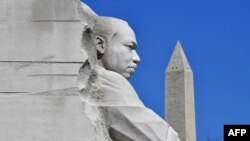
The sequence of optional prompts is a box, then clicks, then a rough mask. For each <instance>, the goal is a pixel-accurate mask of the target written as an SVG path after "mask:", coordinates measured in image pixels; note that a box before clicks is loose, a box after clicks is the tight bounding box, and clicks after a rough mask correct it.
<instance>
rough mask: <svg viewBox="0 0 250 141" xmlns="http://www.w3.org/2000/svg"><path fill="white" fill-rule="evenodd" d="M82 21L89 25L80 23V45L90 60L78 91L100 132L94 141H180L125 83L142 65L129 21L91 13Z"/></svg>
mask: <svg viewBox="0 0 250 141" xmlns="http://www.w3.org/2000/svg"><path fill="white" fill-rule="evenodd" d="M83 7H86V6H83ZM83 11H84V10H83ZM88 11H89V9H88ZM83 14H84V13H83ZM85 15H88V14H85ZM87 17H88V16H87ZM85 19H91V20H92V21H91V22H89V23H91V24H93V25H90V24H88V23H86V24H84V31H83V34H82V35H83V36H82V47H83V48H84V50H85V52H86V53H87V54H88V60H86V61H85V62H84V64H83V65H82V67H81V68H80V71H79V82H78V84H79V86H78V87H79V89H80V91H81V93H80V98H81V100H82V102H83V104H84V105H85V106H84V112H85V113H86V115H88V117H89V119H91V121H92V123H93V124H94V125H95V130H96V132H98V133H101V136H98V137H96V140H97V141H99V140H101V141H179V138H178V134H177V133H176V132H175V131H174V130H173V128H172V127H171V126H169V125H168V124H167V123H166V122H165V121H164V120H163V119H162V118H160V117H159V116H158V115H157V114H155V113H154V112H153V111H152V110H150V109H148V108H147V107H145V106H144V104H143V103H142V101H141V100H140V99H139V97H138V95H137V93H136V91H135V90H134V88H133V87H132V86H131V84H130V83H129V81H128V80H127V79H129V78H130V77H131V75H132V74H133V73H134V72H135V69H136V67H137V64H138V63H139V62H140V58H139V56H138V54H137V53H136V51H135V49H136V47H137V42H136V37H135V34H134V32H133V30H132V29H131V28H130V27H129V25H128V23H127V22H126V21H123V20H120V19H116V18H111V17H103V16H98V15H96V14H95V13H94V14H91V18H86V17H85Z"/></svg>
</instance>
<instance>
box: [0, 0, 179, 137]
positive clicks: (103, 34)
mask: <svg viewBox="0 0 250 141" xmlns="http://www.w3.org/2000/svg"><path fill="white" fill-rule="evenodd" d="M0 32H1V35H0V43H1V44H0V48H1V52H0V73H1V76H0V113H1V115H0V125H1V126H0V140H4V141H16V140H23V141H24V140H25V141H33V140H35V141H44V140H46V141H68V140H71V141H78V140H79V141H80V140H81V141H154V140H157V141H179V138H178V134H177V133H176V132H175V131H174V130H173V128H172V127H171V126H169V125H168V123H167V122H165V121H164V120H163V119H161V118H160V117H159V116H158V115H157V114H155V113H154V112H153V111H152V110H150V109H148V108H147V107H145V106H144V104H143V103H142V101H141V100H140V99H139V97H138V95H137V93H136V91H135V90H134V88H133V87H132V86H131V84H130V83H129V81H128V80H127V79H129V78H130V76H131V75H132V74H133V73H134V72H135V69H136V67H137V64H138V63H139V61H140V58H139V56H138V55H137V53H136V51H135V48H136V46H137V43H136V39H135V34H134V32H133V30H132V29H131V28H130V27H129V25H128V23H127V22H126V21H123V20H120V19H116V18H110V17H102V16H99V15H97V14H96V13H95V12H93V11H92V10H91V9H90V8H89V7H88V6H87V5H85V4H83V3H81V2H80V0H23V1H22V2H19V1H17V0H2V1H0ZM111 37H112V38H111ZM111 39H112V40H111ZM81 47H82V49H84V50H82V49H81ZM85 60H86V61H85ZM83 62H84V63H83ZM79 68H80V70H79ZM78 70H79V74H78ZM77 80H78V83H77ZM77 85H78V88H76V86H77Z"/></svg>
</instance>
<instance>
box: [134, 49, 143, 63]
mask: <svg viewBox="0 0 250 141" xmlns="http://www.w3.org/2000/svg"><path fill="white" fill-rule="evenodd" d="M132 60H133V62H134V63H136V64H138V63H139V62H140V61H141V60H140V57H139V55H138V54H137V52H136V51H135V50H133V51H132Z"/></svg>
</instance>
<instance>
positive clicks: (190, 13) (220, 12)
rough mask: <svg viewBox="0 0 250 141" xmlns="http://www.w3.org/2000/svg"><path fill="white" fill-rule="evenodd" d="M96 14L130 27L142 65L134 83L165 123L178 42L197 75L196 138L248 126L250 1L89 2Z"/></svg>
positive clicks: (249, 100) (97, 0)
mask: <svg viewBox="0 0 250 141" xmlns="http://www.w3.org/2000/svg"><path fill="white" fill-rule="evenodd" d="M84 2H85V3H87V4H88V5H89V6H90V7H91V8H92V9H93V10H94V11H96V13H98V14H99V15H104V16H113V17H117V18H121V19H124V20H126V21H128V22H129V24H130V26H131V27H132V28H133V29H134V31H135V32H136V35H137V41H138V44H139V46H138V54H139V55H140V57H141V63H140V64H139V66H138V69H137V71H136V73H135V75H134V76H133V78H132V79H131V83H132V84H133V85H134V87H135V89H136V91H137V92H138V94H139V96H140V98H141V99H142V101H143V102H144V103H145V105H146V106H147V107H150V108H151V109H153V110H154V111H155V112H156V113H158V114H159V115H160V116H161V117H164V77H165V74H164V72H165V68H166V66H167V64H168V61H169V59H170V57H171V53H172V51H173V49H174V46H175V44H176V41H177V40H180V41H181V43H182V47H183V49H184V51H185V53H186V55H187V57H188V59H189V62H190V65H191V67H192V69H193V72H194V82H195V102H196V124H197V126H196V128H197V138H201V137H202V138H203V139H204V138H207V137H212V138H214V139H213V140H214V141H216V140H215V139H216V138H217V137H222V136H223V134H222V133H223V125H224V124H250V1H249V0H188V1H187V0H144V1H143V0H85V1H84Z"/></svg>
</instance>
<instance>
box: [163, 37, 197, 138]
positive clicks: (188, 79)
mask: <svg viewBox="0 0 250 141" xmlns="http://www.w3.org/2000/svg"><path fill="white" fill-rule="evenodd" d="M165 73H166V74H165V75H166V76H165V82H166V83H165V88H166V90H165V94H166V99H165V100H166V104H165V112H166V113H165V115H166V117H165V119H166V121H167V122H168V123H169V124H170V125H171V126H172V127H173V128H174V129H175V130H176V131H177V132H178V134H179V137H180V140H181V141H196V128H195V106H194V85H193V72H192V69H191V67H190V65H189V63H188V60H187V58H186V55H185V53H184V51H183V49H182V47H181V44H180V42H179V41H178V42H177V44H176V47H175V49H174V52H173V54H172V57H171V59H170V62H169V64H168V66H167V69H166V72H165Z"/></svg>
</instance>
